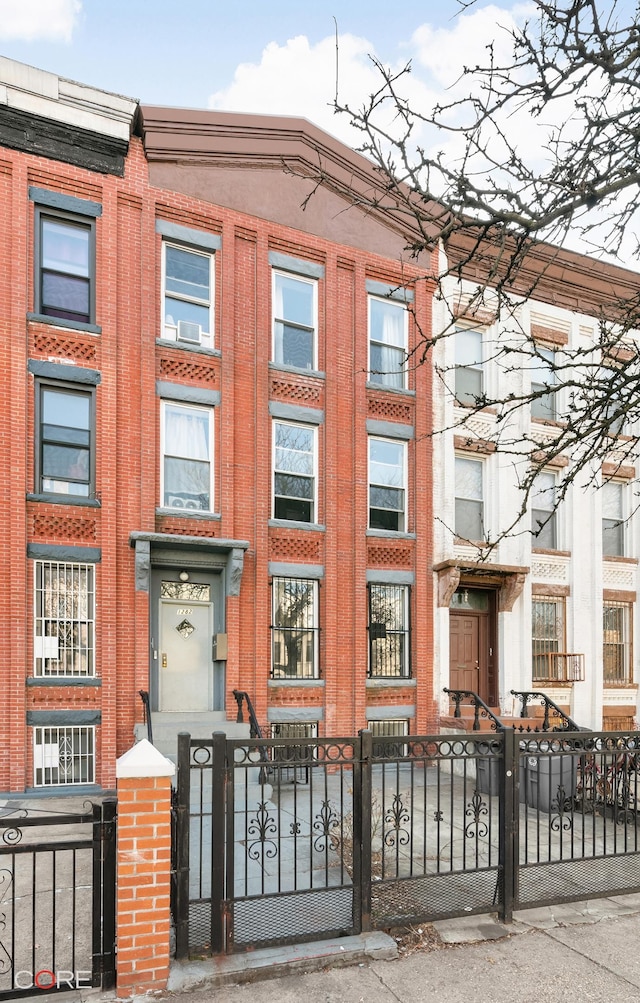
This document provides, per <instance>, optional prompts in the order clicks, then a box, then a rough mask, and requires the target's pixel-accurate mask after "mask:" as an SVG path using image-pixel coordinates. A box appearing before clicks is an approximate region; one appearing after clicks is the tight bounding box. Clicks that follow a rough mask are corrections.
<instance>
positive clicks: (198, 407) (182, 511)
mask: <svg viewBox="0 0 640 1003" xmlns="http://www.w3.org/2000/svg"><path fill="white" fill-rule="evenodd" d="M167 405H170V406H171V407H183V408H186V409H189V410H191V411H202V412H204V413H205V414H206V415H207V417H208V420H209V508H208V509H187V508H177V509H176V510H175V511H176V514H177V515H203V514H205V513H207V512H215V511H216V509H215V477H214V458H215V439H214V433H215V424H214V410H215V408H213V407H207V406H206V405H204V404H188V403H185V401H174V400H161V401H160V508H165V509H166V508H167V506H166V505H165V503H164V459H165V450H164V447H165V424H166V422H165V409H166V407H167Z"/></svg>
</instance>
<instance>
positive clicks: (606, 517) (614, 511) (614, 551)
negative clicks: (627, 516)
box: [602, 481, 624, 557]
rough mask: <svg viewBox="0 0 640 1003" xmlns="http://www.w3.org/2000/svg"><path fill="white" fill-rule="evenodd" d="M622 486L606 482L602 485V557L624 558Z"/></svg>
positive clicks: (616, 482)
mask: <svg viewBox="0 0 640 1003" xmlns="http://www.w3.org/2000/svg"><path fill="white" fill-rule="evenodd" d="M623 489H624V485H623V484H622V483H621V482H620V481H607V483H606V484H603V485H602V553H603V555H604V557H623V556H624V497H623Z"/></svg>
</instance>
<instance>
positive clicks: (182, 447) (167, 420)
mask: <svg viewBox="0 0 640 1003" xmlns="http://www.w3.org/2000/svg"><path fill="white" fill-rule="evenodd" d="M161 439H162V442H161V446H162V473H161V482H162V483H161V505H162V506H164V507H165V508H176V509H195V510H199V511H202V512H211V511H213V410H212V408H208V407H195V406H192V405H190V404H176V403H173V402H170V401H163V402H162V436H161Z"/></svg>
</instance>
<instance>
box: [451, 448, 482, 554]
mask: <svg viewBox="0 0 640 1003" xmlns="http://www.w3.org/2000/svg"><path fill="white" fill-rule="evenodd" d="M455 481H456V485H455V490H456V497H455V534H456V536H458V537H460V538H461V539H463V540H484V502H483V488H482V481H483V463H482V460H471V459H469V458H468V457H465V456H456V468H455Z"/></svg>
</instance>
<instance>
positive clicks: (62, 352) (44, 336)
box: [33, 330, 96, 363]
mask: <svg viewBox="0 0 640 1003" xmlns="http://www.w3.org/2000/svg"><path fill="white" fill-rule="evenodd" d="M33 352H34V355H45V356H46V357H47V358H51V357H54V358H56V359H73V360H74V361H76V362H92V363H95V361H96V341H95V339H92V340H89V339H87V338H82V337H80V338H74V337H73V336H72V335H56V334H55V333H54V332H53V331H51V330H47V331H38V332H37V333H36V334H35V336H34V339H33Z"/></svg>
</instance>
